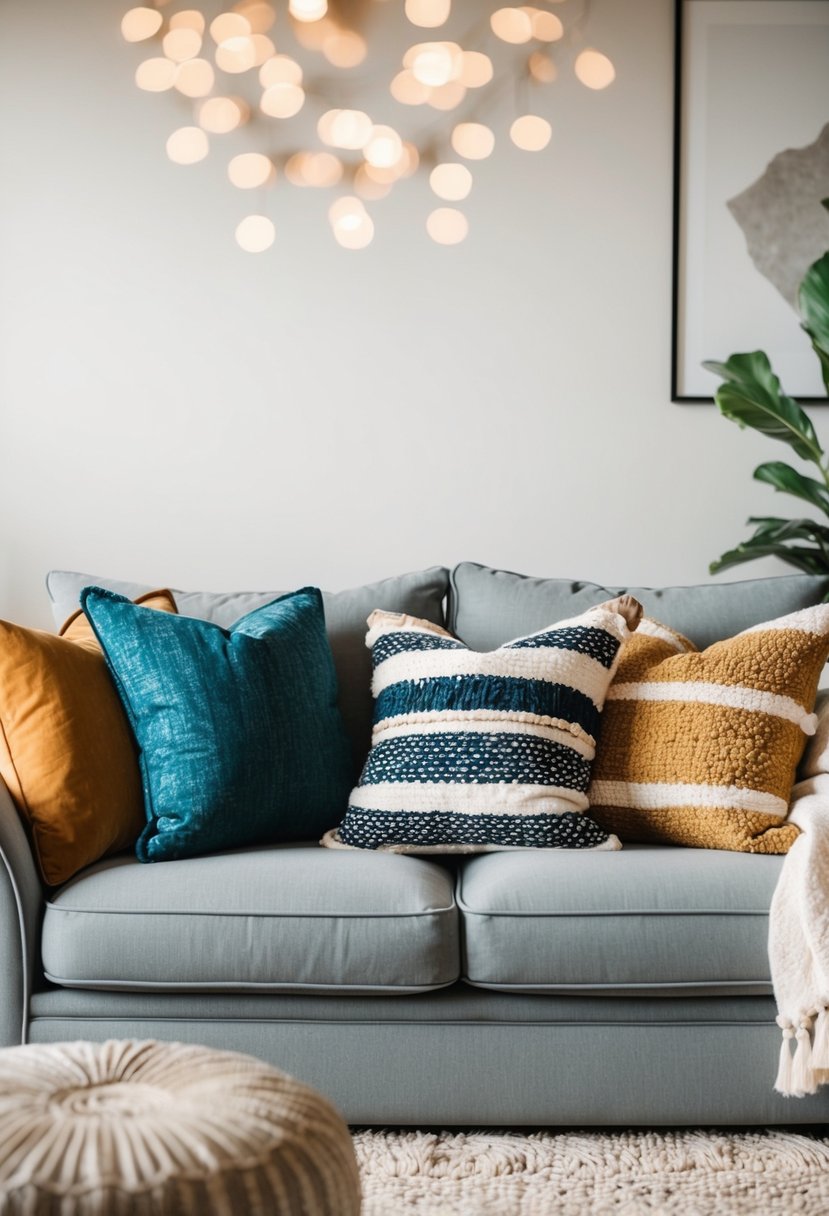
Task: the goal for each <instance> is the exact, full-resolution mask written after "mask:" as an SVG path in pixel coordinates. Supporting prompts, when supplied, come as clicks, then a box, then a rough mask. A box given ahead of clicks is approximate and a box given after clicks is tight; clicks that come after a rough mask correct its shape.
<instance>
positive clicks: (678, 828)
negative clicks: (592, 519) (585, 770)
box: [588, 604, 829, 853]
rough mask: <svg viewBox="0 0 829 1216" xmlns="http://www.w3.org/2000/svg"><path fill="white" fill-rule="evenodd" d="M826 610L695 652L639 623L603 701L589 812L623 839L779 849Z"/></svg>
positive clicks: (784, 839)
mask: <svg viewBox="0 0 829 1216" xmlns="http://www.w3.org/2000/svg"><path fill="white" fill-rule="evenodd" d="M827 656H829V605H827V604H820V605H818V606H817V607H814V608H804V609H803V610H802V611H800V612H795V613H792V614H791V615H790V616H784V617H780V618H779V619H778V620H775V621H769V622H767V623H766V624H763V625H757V626H754V627H753V628H751V629H747V630H746V631H745V632H743V633H740V634H738V635H737V636H736V637H733V638H729V639H727V640H725V641H722V642H716V643H715V644H714V645H713V646H709V647H708V649H707V650H704V651H702V652H698V651H697V650H696V648H695V647H694V645H693V643H691V642H689V641H688V639H687V638H683V637H682V636H681V635H680V634H678V633H674V632H673V630H671V629H668V628H666V626H664V625H660V624H659V623H658V622H656V621H652V620H649V619H647V618H646V619H645V620H643V621H642V622H641V623H640V625H639V629H638V630H637V632H636V633H635V634H634V635H633V637H632V638H631V639H630V641H629V642H628V644H627V646H626V648H625V650H624V651H623V653H622V658H621V661H620V664H619V668H618V671H617V673H616V677H615V679H614V681H613V684H612V685H611V687H610V689H609V691H608V695H607V701H606V702H605V708H604V714H603V718H602V733H601V738H600V741H599V746H598V749H597V753H596V761H595V763H594V766H593V780H592V782H591V785H590V789H589V791H588V797H589V799H590V814H591V815H592V816H593V817H594V818H595V819H596V821H597V822H598V823H600V824H601V825H602V826H603V827H604V828H605V829H606V830H607V831H609V832H615V833H616V834H617V835H618V836H619V837H620V839H622V840H629V841H657V842H661V843H668V844H679V845H689V846H692V847H696V848H707V849H731V850H734V851H736V852H743V853H786V852H788V850H789V848H790V847H791V845H792V844H793V842H794V840H795V838H796V837H797V835H798V829H797V828H796V827H795V825H794V824H791V823H788V822H786V816H787V814H788V808H789V798H790V795H791V789H792V785H793V783H794V778H795V769H796V767H797V763H798V761H799V760H800V757H801V755H802V753H803V749H804V747H805V744H806V739H807V736H809V735H812V734H814V732H815V727H816V718H815V715H814V713H813V712H812V711H813V709H814V703H815V697H816V695H817V687H818V681H819V679H820V673H821V670H822V668H823V666H824V664H825V662H826V659H827Z"/></svg>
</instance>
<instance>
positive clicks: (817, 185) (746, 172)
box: [671, 0, 829, 401]
mask: <svg viewBox="0 0 829 1216" xmlns="http://www.w3.org/2000/svg"><path fill="white" fill-rule="evenodd" d="M676 17H677V87H676V132H675V198H674V311H673V352H672V354H673V358H672V373H673V374H672V394H671V396H672V400H674V401H711V400H712V398H713V392H714V390H715V388H716V385H717V380H716V377H715V376H713V375H712V374H711V373H709V372H707V371H705V370H704V369H703V368H702V366H701V363H702V361H703V360H704V359H717V360H723V359H725V358H727V357H728V356H729V355H731V354H734V353H736V352H738V351H751V350H758V349H760V350H765V351H767V353H768V354H769V357H770V358H771V361H772V364H773V366H774V367H775V369H776V371H777V372H778V374H779V376H780V378H781V381H782V384H783V387H784V389H785V390H786V392H787V393H789V394H790V395H791V396H794V397H797V398H798V399H799V400H801V401H825V400H826V396H825V389H824V387H823V384H822V382H821V379H820V373H819V368H818V367H817V366H816V364H815V359H814V355H813V354H812V352H811V349H810V344H809V340H808V338H807V337H806V335H805V334H804V333H803V331H802V330H801V328H800V318H799V314H798V311H797V290H798V286H799V284H800V280H801V279H802V277H803V275H804V274H805V272H806V270H807V269H808V267H809V266H810V265H811V263H812V262H814V261H815V260H816V259H817V258H818V257H820V256H821V254H823V253H824V252H825V251H826V250H827V249H829V212H827V211H826V210H825V209H824V208H823V207H822V206H821V200H822V199H824V198H827V197H829V3H826V2H825V0H678V3H677V14H676Z"/></svg>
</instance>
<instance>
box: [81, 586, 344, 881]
mask: <svg viewBox="0 0 829 1216" xmlns="http://www.w3.org/2000/svg"><path fill="white" fill-rule="evenodd" d="M82 606H83V608H84V611H85V612H86V614H87V616H88V617H89V619H90V620H91V622H92V626H93V628H94V630H95V633H96V635H97V637H98V639H99V641H100V642H101V644H102V646H103V649H104V653H105V655H106V658H107V662H108V663H109V666H110V669H111V671H112V673H113V676H114V678H115V683H116V687H117V689H118V692H119V694H120V696H121V699H122V701H123V704H124V707H125V709H126V711H127V714H128V716H129V719H130V723H131V725H132V728H133V732H134V734H135V737H136V739H137V741H138V745H139V749H140V761H141V767H142V772H143V778H144V803H145V813H146V818H147V824H146V826H145V828H144V830H143V832H142V833H141V835H140V837H139V839H138V842H137V845H136V852H137V854H138V857H139V858H140V859H141V860H142V861H165V860H170V859H174V858H178V857H188V856H193V855H195V854H198V853H206V852H210V851H212V850H216V849H222V848H233V847H235V846H239V845H245V844H254V843H257V842H259V841H266V840H301V839H308V838H309V837H313V836H316V835H317V834H318V833H319V832H321V831H324V830H325V829H326V828H327V827H329V826H330V825H331V824H333V823H335V822H336V821H337V819H338V818H339V816H340V814H341V813H342V808H343V806H344V805H345V799H346V796H347V792H348V786H349V783H350V773H351V759H350V754H349V747H348V739H347V736H346V734H345V729H344V727H343V723H342V718H341V716H340V713H339V710H338V708H337V703H336V702H337V680H336V675H335V672H334V664H333V661H332V658H331V649H330V646H329V644H328V639H327V637H326V633H325V619H324V615H323V608H322V597H321V595H320V593H319V591H318V590H317V589H316V588H313V587H311V588H304V589H302V590H300V591H297V592H293V593H291V594H289V595H286V596H283V597H281V598H280V599H278V600H274V601H273V602H272V603H271V604H267V605H265V606H264V607H263V608H258V609H255V610H254V611H253V612H250V613H248V614H247V616H244V617H242V618H241V620H239V621H237V622H236V624H235V625H234V626H233V627H232V628H231V629H229V630H228V629H223V628H222V627H221V626H219V625H213V624H211V623H209V622H206V621H199V620H196V619H195V618H192V617H183V616H166V615H164V614H161V613H153V612H148V611H147V610H146V609H145V608H140V607H136V606H135V605H134V604H132V603H131V601H130V600H128V599H126V598H124V597H123V596H119V595H116V594H114V593H113V592H110V591H105V590H102V589H100V588H94V587H87V588H86V589H85V590H84V591H83V593H82Z"/></svg>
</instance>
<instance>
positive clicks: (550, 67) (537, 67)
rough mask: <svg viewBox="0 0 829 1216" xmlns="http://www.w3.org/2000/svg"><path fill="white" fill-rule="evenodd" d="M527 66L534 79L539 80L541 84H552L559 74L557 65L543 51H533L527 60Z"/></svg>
mask: <svg viewBox="0 0 829 1216" xmlns="http://www.w3.org/2000/svg"><path fill="white" fill-rule="evenodd" d="M527 67H528V68H529V69H530V75H531V76H532V78H533V80H537V81H538V82H539V84H552V82H553V81H554V80H555V78H556V76H557V75H558V69H557V67H556V65H555V64H554V63H553V61H552V59H551V58H550V56H549V55H545V54H544V52H543V51H533V53H532V55H530V57H529V59H528V60H527Z"/></svg>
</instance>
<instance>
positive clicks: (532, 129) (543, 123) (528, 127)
mask: <svg viewBox="0 0 829 1216" xmlns="http://www.w3.org/2000/svg"><path fill="white" fill-rule="evenodd" d="M552 134H553V128H552V127H551V126H550V124H549V123H548V122H547V119H546V118H539V116H538V115H537V114H522V115H521V117H520V118H516V120H515V122H514V123H513V124H512V126H511V127H510V129H509V136H510V139H511V140H512V142H513V143H514V144H515V146H516V148H523V150H524V151H525V152H540V151H541V149H542V148H546V147H547V144H548V143H549V142H550V139H551V137H552Z"/></svg>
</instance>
